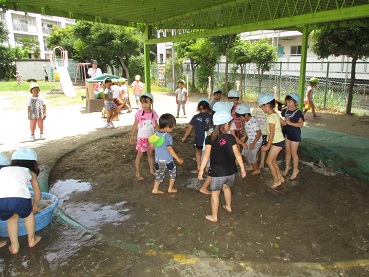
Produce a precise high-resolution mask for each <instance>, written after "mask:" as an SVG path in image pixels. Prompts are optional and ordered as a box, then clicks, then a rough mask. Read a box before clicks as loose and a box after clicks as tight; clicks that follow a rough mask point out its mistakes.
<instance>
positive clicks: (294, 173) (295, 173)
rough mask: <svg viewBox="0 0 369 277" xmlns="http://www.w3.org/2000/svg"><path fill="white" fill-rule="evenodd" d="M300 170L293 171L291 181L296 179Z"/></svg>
mask: <svg viewBox="0 0 369 277" xmlns="http://www.w3.org/2000/svg"><path fill="white" fill-rule="evenodd" d="M299 172H300V171H299V170H296V171H294V172H292V175H291V177H290V181H293V180H295V179H296V178H297V175H298V174H299Z"/></svg>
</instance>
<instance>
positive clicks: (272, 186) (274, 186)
mask: <svg viewBox="0 0 369 277" xmlns="http://www.w3.org/2000/svg"><path fill="white" fill-rule="evenodd" d="M280 185H282V182H281V181H278V182H273V184H272V185H271V186H270V187H271V188H272V189H275V188H277V187H279V186H280Z"/></svg>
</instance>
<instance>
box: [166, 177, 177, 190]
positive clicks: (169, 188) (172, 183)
mask: <svg viewBox="0 0 369 277" xmlns="http://www.w3.org/2000/svg"><path fill="white" fill-rule="evenodd" d="M175 181H176V179H170V180H169V187H168V193H176V192H177V189H174V188H173V187H174V183H175Z"/></svg>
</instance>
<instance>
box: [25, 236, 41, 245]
mask: <svg viewBox="0 0 369 277" xmlns="http://www.w3.org/2000/svg"><path fill="white" fill-rule="evenodd" d="M40 240H41V237H40V236H36V235H35V236H34V237H33V239H31V240H30V241H28V246H29V247H35V246H36V244H37V243H39V242H40Z"/></svg>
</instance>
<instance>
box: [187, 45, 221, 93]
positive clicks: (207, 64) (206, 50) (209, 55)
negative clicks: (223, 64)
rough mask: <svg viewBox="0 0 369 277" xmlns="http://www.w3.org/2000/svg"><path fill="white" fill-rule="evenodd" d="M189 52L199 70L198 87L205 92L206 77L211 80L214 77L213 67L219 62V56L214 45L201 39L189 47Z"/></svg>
mask: <svg viewBox="0 0 369 277" xmlns="http://www.w3.org/2000/svg"><path fill="white" fill-rule="evenodd" d="M189 48H190V51H191V52H192V56H193V58H194V59H195V61H196V63H197V64H198V66H199V67H200V68H201V70H200V72H198V73H201V74H198V75H199V78H198V81H199V83H200V87H202V90H203V91H205V88H206V85H207V83H208V77H209V76H210V77H211V78H212V79H213V77H214V67H215V66H216V64H217V63H218V62H219V58H220V56H221V54H220V52H218V49H217V48H216V47H214V44H213V43H212V42H211V41H210V40H209V39H206V38H201V39H198V40H197V41H196V43H195V44H193V45H191V46H190V47H189Z"/></svg>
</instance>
